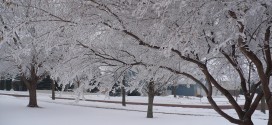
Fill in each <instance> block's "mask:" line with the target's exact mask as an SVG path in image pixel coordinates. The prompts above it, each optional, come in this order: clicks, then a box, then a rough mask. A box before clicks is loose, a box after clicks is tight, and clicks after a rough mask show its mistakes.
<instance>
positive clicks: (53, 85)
mask: <svg viewBox="0 0 272 125" xmlns="http://www.w3.org/2000/svg"><path fill="white" fill-rule="evenodd" d="M55 87H56V86H55V81H54V80H52V82H51V90H52V100H55V99H56V96H55Z"/></svg>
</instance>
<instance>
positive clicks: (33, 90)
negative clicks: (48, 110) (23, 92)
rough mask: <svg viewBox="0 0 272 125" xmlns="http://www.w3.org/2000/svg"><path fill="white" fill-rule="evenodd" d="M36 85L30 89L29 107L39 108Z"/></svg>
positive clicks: (32, 84)
mask: <svg viewBox="0 0 272 125" xmlns="http://www.w3.org/2000/svg"><path fill="white" fill-rule="evenodd" d="M36 88H37V87H36V83H34V82H33V83H31V84H30V85H29V87H28V91H29V103H28V105H27V106H28V107H39V106H38V104H37V95H36Z"/></svg>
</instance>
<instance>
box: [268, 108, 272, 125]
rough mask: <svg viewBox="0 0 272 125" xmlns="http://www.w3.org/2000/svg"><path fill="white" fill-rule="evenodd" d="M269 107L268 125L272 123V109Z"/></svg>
mask: <svg viewBox="0 0 272 125" xmlns="http://www.w3.org/2000/svg"><path fill="white" fill-rule="evenodd" d="M268 109H269V116H268V123H267V125H272V110H271V109H270V107H269V106H268Z"/></svg>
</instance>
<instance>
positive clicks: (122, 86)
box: [121, 77, 126, 106]
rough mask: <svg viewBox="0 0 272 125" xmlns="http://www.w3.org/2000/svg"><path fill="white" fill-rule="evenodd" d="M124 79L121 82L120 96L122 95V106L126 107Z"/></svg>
mask: <svg viewBox="0 0 272 125" xmlns="http://www.w3.org/2000/svg"><path fill="white" fill-rule="evenodd" d="M125 82H126V81H125V77H124V78H123V80H122V85H121V94H122V106H126V89H125Z"/></svg>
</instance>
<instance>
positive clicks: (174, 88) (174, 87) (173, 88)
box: [172, 86, 177, 98]
mask: <svg viewBox="0 0 272 125" xmlns="http://www.w3.org/2000/svg"><path fill="white" fill-rule="evenodd" d="M172 93H173V95H174V98H177V86H173V87H172Z"/></svg>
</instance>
